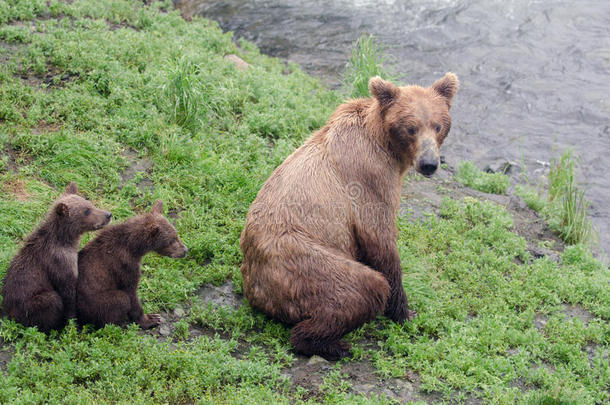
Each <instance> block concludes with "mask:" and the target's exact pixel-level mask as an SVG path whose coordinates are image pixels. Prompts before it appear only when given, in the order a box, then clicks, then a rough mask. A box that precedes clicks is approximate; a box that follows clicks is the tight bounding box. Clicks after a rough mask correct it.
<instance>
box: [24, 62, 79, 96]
mask: <svg viewBox="0 0 610 405" xmlns="http://www.w3.org/2000/svg"><path fill="white" fill-rule="evenodd" d="M19 77H20V78H21V80H23V81H24V82H25V84H27V85H28V86H30V87H37V88H41V89H43V90H51V89H53V88H57V87H64V86H65V85H66V84H68V83H70V82H72V81H74V80H75V79H77V78H78V75H77V74H75V73H70V72H63V71H60V70H59V69H57V68H56V67H55V66H53V65H51V66H49V71H48V72H46V73H34V72H30V71H27V72H22V73H21V74H20V75H19Z"/></svg>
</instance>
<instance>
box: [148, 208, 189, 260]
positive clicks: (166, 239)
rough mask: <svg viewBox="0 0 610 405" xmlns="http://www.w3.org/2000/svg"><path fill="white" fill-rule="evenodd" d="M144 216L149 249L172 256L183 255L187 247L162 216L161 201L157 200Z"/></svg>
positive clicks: (178, 256)
mask: <svg viewBox="0 0 610 405" xmlns="http://www.w3.org/2000/svg"><path fill="white" fill-rule="evenodd" d="M146 216H147V218H146V220H147V227H148V235H149V238H150V241H149V242H150V248H151V250H154V251H155V252H157V253H159V254H160V255H163V256H169V257H172V258H180V257H185V256H186V253H187V252H188V249H187V248H186V246H185V245H184V243H182V241H181V240H180V239H179V238H178V234H177V233H176V229H175V228H174V227H173V225H172V224H170V223H169V221H168V220H167V218H165V217H164V216H163V202H162V201H161V200H157V202H155V203H154V204H153V206H152V208H151V209H150V212H149V213H148V214H146Z"/></svg>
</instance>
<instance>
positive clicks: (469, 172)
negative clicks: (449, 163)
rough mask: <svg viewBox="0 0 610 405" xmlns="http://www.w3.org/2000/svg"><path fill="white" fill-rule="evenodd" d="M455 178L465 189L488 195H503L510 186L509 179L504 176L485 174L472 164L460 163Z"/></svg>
mask: <svg viewBox="0 0 610 405" xmlns="http://www.w3.org/2000/svg"><path fill="white" fill-rule="evenodd" d="M455 178H456V180H457V181H459V182H460V183H462V184H463V185H465V186H466V187H471V188H474V189H475V190H479V191H482V192H484V193H490V194H505V193H506V190H507V189H508V186H509V185H510V179H509V178H508V177H507V176H505V175H504V174H502V173H485V172H483V171H481V170H479V169H478V168H477V167H476V166H475V165H474V164H473V163H472V162H462V163H461V164H460V166H459V167H458V171H457V174H456V175H455Z"/></svg>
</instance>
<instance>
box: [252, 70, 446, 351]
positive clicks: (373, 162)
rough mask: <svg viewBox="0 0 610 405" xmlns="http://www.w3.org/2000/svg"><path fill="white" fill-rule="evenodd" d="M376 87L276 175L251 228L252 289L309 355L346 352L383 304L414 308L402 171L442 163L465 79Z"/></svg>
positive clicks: (389, 310) (396, 315)
mask: <svg viewBox="0 0 610 405" xmlns="http://www.w3.org/2000/svg"><path fill="white" fill-rule="evenodd" d="M369 89H370V91H371V94H372V97H371V98H366V99H357V100H350V101H348V102H346V103H345V104H343V105H341V106H339V107H338V108H337V110H336V111H335V112H334V113H333V115H332V116H331V117H330V119H329V121H328V123H327V124H326V126H324V127H323V128H322V129H320V130H319V131H317V132H316V133H314V134H313V135H312V136H311V138H309V140H307V141H306V142H305V144H304V145H303V146H301V147H300V148H299V149H297V150H296V151H295V152H294V153H293V154H292V155H290V156H289V157H288V158H287V159H286V160H285V161H284V162H283V163H282V164H281V165H280V166H279V167H278V168H277V169H276V170H275V171H274V172H273V173H272V174H271V177H269V179H268V180H267V182H266V183H265V184H264V185H263V187H262V188H261V190H260V191H259V193H258V196H257V197H256V199H255V201H254V203H253V204H252V206H251V207H250V211H249V212H248V216H247V219H246V226H245V228H244V230H243V232H242V235H241V240H240V246H241V250H242V252H243V263H242V267H241V272H242V275H243V290H244V294H245V296H246V297H247V299H248V301H249V302H250V304H251V305H252V306H253V307H255V308H257V309H259V310H261V311H263V312H265V313H267V314H268V315H270V316H272V317H273V318H275V319H278V320H280V321H283V322H285V323H288V324H290V325H294V327H293V328H292V334H291V344H292V346H293V347H294V349H295V351H297V352H299V353H302V354H305V355H312V354H318V355H320V356H323V357H325V358H327V359H338V358H340V357H343V356H346V355H348V354H349V345H348V344H346V343H345V342H343V341H342V340H341V338H342V337H343V335H345V334H346V333H348V332H350V331H352V330H354V329H356V328H358V327H360V326H361V325H362V324H363V323H365V322H367V321H369V320H371V319H373V318H375V317H376V316H377V315H378V314H379V313H381V312H384V313H385V315H386V316H388V317H389V318H390V319H392V320H394V321H396V322H403V321H404V320H406V319H411V318H412V317H413V316H414V313H413V312H411V311H409V310H408V307H407V297H406V295H405V292H404V289H403V285H402V268H401V264H400V258H399V255H398V249H397V246H396V235H397V230H396V225H395V217H396V214H397V210H398V207H399V202H400V195H401V183H402V177H403V174H404V173H405V171H406V170H407V168H409V167H411V166H415V169H416V170H417V171H418V172H420V173H422V174H424V175H426V176H430V175H432V174H433V173H434V172H435V171H436V169H437V167H438V166H439V160H440V159H439V148H440V146H441V144H442V143H443V140H444V139H445V137H446V136H447V134H448V133H449V128H450V126H451V116H450V115H449V108H450V106H451V101H452V99H453V96H454V95H455V94H456V92H457V89H458V79H457V77H456V76H455V75H454V74H452V73H447V74H446V75H445V76H444V77H443V78H442V79H440V80H438V81H437V82H435V83H434V84H433V85H432V86H431V87H429V88H423V87H419V86H406V87H396V86H394V85H393V84H392V83H390V82H387V81H384V80H382V79H380V78H378V77H375V78H372V79H371V80H370V82H369Z"/></svg>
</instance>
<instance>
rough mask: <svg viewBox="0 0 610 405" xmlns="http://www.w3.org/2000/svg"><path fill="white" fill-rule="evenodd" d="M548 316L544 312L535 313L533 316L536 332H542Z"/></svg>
mask: <svg viewBox="0 0 610 405" xmlns="http://www.w3.org/2000/svg"><path fill="white" fill-rule="evenodd" d="M548 321H549V318H548V317H547V316H546V315H544V314H536V316H534V326H535V327H536V329H538V332H540V333H542V332H543V331H544V328H545V327H546V324H547V322H548Z"/></svg>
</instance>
